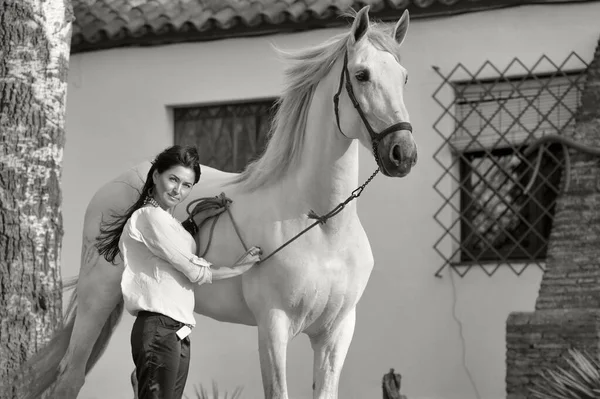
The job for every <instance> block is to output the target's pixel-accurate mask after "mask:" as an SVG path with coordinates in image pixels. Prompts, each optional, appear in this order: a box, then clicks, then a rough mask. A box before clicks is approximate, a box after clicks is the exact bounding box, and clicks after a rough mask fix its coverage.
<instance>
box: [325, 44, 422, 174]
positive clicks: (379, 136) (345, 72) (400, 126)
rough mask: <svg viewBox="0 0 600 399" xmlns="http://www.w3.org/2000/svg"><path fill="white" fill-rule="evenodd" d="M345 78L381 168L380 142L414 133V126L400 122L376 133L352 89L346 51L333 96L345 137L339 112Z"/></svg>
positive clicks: (336, 116) (350, 95) (353, 103)
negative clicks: (392, 135) (395, 134)
mask: <svg viewBox="0 0 600 399" xmlns="http://www.w3.org/2000/svg"><path fill="white" fill-rule="evenodd" d="M344 78H345V80H346V85H345V86H346V91H347V92H348V97H350V101H352V105H354V108H356V111H357V112H358V115H360V118H361V119H362V121H363V123H364V125H365V127H366V128H367V131H368V132H369V136H371V144H372V145H373V156H374V157H375V161H376V162H377V166H378V167H379V168H381V161H380V159H379V155H378V153H377V147H378V146H379V142H380V141H381V140H382V139H383V138H384V137H385V136H387V135H388V134H390V133H393V132H397V131H399V130H408V131H409V132H411V133H412V126H411V124H410V123H409V122H398V123H395V124H393V125H392V126H389V127H388V128H386V129H384V130H383V131H381V133H379V134H377V133H375V131H374V130H373V128H372V127H371V125H370V124H369V121H368V120H367V117H366V116H365V113H364V112H363V110H362V109H361V108H360V104H359V103H358V100H357V99H356V96H355V95H354V89H353V88H352V83H351V82H350V72H349V71H348V51H346V53H345V54H344V67H343V68H342V73H341V75H340V86H339V88H338V91H337V93H335V95H334V96H333V104H334V106H335V120H336V122H337V126H338V129H339V130H340V132H341V133H342V134H343V135H344V136H346V135H345V134H344V132H343V131H342V128H341V126H340V112H339V102H340V94H341V93H342V88H343V86H344ZM346 137H348V136H346Z"/></svg>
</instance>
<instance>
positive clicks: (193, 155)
mask: <svg viewBox="0 0 600 399" xmlns="http://www.w3.org/2000/svg"><path fill="white" fill-rule="evenodd" d="M175 166H183V167H186V168H190V169H192V170H193V171H194V174H195V178H194V184H196V183H198V180H200V174H201V170H200V162H199V156H198V151H197V150H196V148H195V147H188V146H180V145H174V146H172V147H169V148H167V149H166V150H164V151H163V152H161V153H160V154H158V155H157V156H156V158H155V159H154V161H152V167H151V168H150V170H149V171H148V175H147V176H146V182H145V183H144V187H143V188H142V191H141V192H140V196H139V197H138V199H137V201H135V203H134V204H133V205H131V207H129V209H127V210H126V211H125V213H123V214H122V215H111V216H112V220H111V221H110V222H104V221H103V222H102V223H101V225H100V235H99V236H98V237H97V238H96V248H97V249H98V252H99V253H100V255H102V256H104V259H106V260H107V261H108V262H110V263H113V264H114V263H115V258H116V257H117V255H119V253H120V252H121V251H120V249H119V240H120V239H121V234H122V233H123V229H124V228H125V224H126V223H127V221H128V220H129V218H130V217H131V215H132V214H133V212H135V211H137V210H138V209H140V208H141V207H142V206H144V202H145V201H146V198H148V197H149V196H150V192H151V190H152V188H153V187H154V181H153V180H152V174H153V173H154V171H157V172H158V173H163V172H164V171H166V170H169V169H171V168H172V167H175Z"/></svg>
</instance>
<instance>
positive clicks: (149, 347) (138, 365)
mask: <svg viewBox="0 0 600 399" xmlns="http://www.w3.org/2000/svg"><path fill="white" fill-rule="evenodd" d="M183 326H184V324H183V323H180V322H178V321H176V320H173V319H172V318H170V317H168V316H165V315H162V314H159V313H153V312H145V311H144V312H139V313H138V316H137V318H136V319H135V322H134V324H133V329H132V330H131V354H132V356H133V362H134V363H135V373H136V377H137V381H138V398H139V399H181V398H182V396H183V389H184V388H185V382H186V380H187V375H188V370H189V365H190V337H189V336H187V337H185V338H184V339H183V340H180V339H179V337H178V336H177V334H175V332H176V331H177V330H179V329H180V328H181V327H183Z"/></svg>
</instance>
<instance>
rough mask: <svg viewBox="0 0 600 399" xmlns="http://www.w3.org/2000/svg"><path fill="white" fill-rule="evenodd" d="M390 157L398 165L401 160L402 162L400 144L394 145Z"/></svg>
mask: <svg viewBox="0 0 600 399" xmlns="http://www.w3.org/2000/svg"><path fill="white" fill-rule="evenodd" d="M390 158H391V160H392V162H394V163H395V164H396V165H400V162H402V150H400V146H399V145H398V144H396V145H394V146H393V147H392V152H391V153H390Z"/></svg>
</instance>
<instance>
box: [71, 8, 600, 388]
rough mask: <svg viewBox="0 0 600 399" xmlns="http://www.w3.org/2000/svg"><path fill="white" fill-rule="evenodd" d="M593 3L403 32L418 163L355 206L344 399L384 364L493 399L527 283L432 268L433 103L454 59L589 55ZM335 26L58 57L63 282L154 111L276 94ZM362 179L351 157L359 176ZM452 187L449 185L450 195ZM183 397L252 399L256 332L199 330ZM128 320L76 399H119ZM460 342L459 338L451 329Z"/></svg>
mask: <svg viewBox="0 0 600 399" xmlns="http://www.w3.org/2000/svg"><path fill="white" fill-rule="evenodd" d="M599 16H600V2H595V3H586V4H580V5H570V6H559V5H555V6H548V5H546V6H527V7H518V8H511V9H505V10H499V11H492V12H483V13H473V14H467V15H462V16H456V17H450V18H445V19H433V20H427V21H422V20H420V21H414V22H412V23H411V25H410V30H409V34H408V38H407V40H406V42H405V47H404V58H403V64H404V66H405V67H407V68H408V70H409V72H410V83H409V85H408V87H407V93H406V97H405V98H406V102H407V106H408V109H409V111H410V113H411V121H412V124H413V126H414V129H415V132H414V134H415V137H416V140H417V142H418V144H419V151H420V153H419V163H418V165H417V167H416V168H415V169H414V170H413V172H412V173H411V174H410V175H409V176H408V177H407V178H405V179H402V180H392V179H388V178H385V177H381V176H380V177H377V178H376V179H375V180H374V182H373V183H372V184H371V185H370V186H369V187H368V189H367V190H366V191H365V192H364V193H363V195H362V196H361V198H360V202H359V204H360V205H359V210H360V214H361V217H362V221H363V224H364V226H365V228H366V230H367V233H368V234H369V237H370V239H371V244H372V247H373V251H374V254H375V259H376V266H375V269H374V271H373V274H372V277H371V280H370V283H369V286H368V287H367V290H366V292H365V294H364V297H363V299H362V301H361V303H360V304H359V308H358V312H359V313H358V321H357V328H356V333H355V336H354V341H353V345H352V347H351V348H350V352H349V354H348V357H347V361H346V365H345V368H344V371H343V375H342V379H341V387H340V397H341V398H344V399H367V398H369V399H370V398H373V399H375V398H380V397H381V388H380V386H381V377H382V375H383V373H385V372H387V371H388V370H389V369H390V368H391V367H393V368H395V369H396V370H397V371H398V372H400V373H401V374H402V376H403V388H402V392H403V393H404V394H406V395H408V397H409V398H410V399H425V398H431V399H433V398H440V399H442V398H443V399H471V398H473V399H479V398H482V399H500V398H504V397H505V383H504V378H505V321H506V318H507V316H508V314H509V312H511V311H515V310H533V306H534V302H535V298H536V296H537V290H538V287H539V283H540V279H541V272H540V270H538V269H537V268H529V269H528V270H527V271H526V272H525V273H523V275H521V276H520V277H517V276H515V275H514V273H513V272H511V271H509V270H507V269H506V268H503V269H501V270H500V271H498V272H497V273H496V274H495V275H494V276H493V277H491V278H490V277H487V276H486V275H485V274H484V273H483V272H481V271H480V270H478V269H475V270H472V271H471V272H469V273H468V274H467V276H466V277H465V278H462V279H461V278H460V277H458V276H456V275H454V276H452V275H451V274H449V273H448V272H447V270H446V272H445V273H444V276H443V278H436V277H434V273H435V271H436V270H437V269H438V268H439V267H440V265H441V259H440V257H439V256H438V255H437V254H436V253H435V251H434V250H433V248H432V247H433V244H434V242H435V241H436V240H437V239H438V238H439V237H440V235H441V234H442V230H441V228H440V227H439V226H438V225H437V224H436V223H435V221H434V220H433V214H434V212H436V211H437V210H438V209H439V207H440V206H441V198H440V197H439V196H438V194H437V193H435V192H434V190H433V188H432V187H433V185H434V182H435V180H436V179H437V178H438V177H439V176H440V175H441V173H442V170H441V169H440V167H439V166H438V165H437V164H436V163H435V162H434V161H433V158H432V156H433V152H434V151H436V150H437V149H438V147H439V146H440V144H441V142H440V139H439V136H438V135H437V134H436V133H435V132H434V131H433V129H432V125H433V123H434V121H435V120H436V118H437V117H438V116H439V115H440V113H441V109H440V108H439V106H438V105H436V103H435V102H434V101H433V99H432V94H433V92H434V90H435V89H437V87H438V86H439V84H440V78H439V77H438V75H437V74H436V73H435V72H434V71H433V69H432V65H437V66H439V67H440V68H441V70H442V71H444V72H445V73H447V72H449V71H450V69H451V68H453V67H454V66H455V65H456V64H457V63H458V62H462V63H463V64H464V65H465V66H466V67H467V68H469V69H471V70H473V69H476V68H478V67H479V66H480V65H481V64H482V63H483V62H485V61H486V60H490V61H492V62H493V63H494V64H495V65H496V66H499V67H504V66H506V64H507V63H508V62H509V61H510V60H511V59H512V58H513V57H519V58H520V59H521V60H522V61H523V62H524V63H525V64H526V65H531V64H532V63H533V62H535V61H537V60H538V59H539V57H540V56H541V55H542V54H546V55H548V56H549V57H550V58H551V59H553V60H558V61H562V60H563V59H565V57H566V56H567V55H568V54H569V53H570V52H571V51H575V52H577V53H578V54H579V55H580V56H582V57H583V58H584V59H585V60H586V61H587V62H589V61H590V60H591V58H592V55H593V51H594V49H595V46H596V43H597V41H598V35H599V34H600V29H599V27H598V17H599ZM338 32H340V30H320V31H313V32H307V33H298V34H293V35H275V36H270V37H262V38H250V39H230V40H223V41H216V42H209V43H197V44H183V45H171V46H164V47H157V48H136V49H116V50H110V51H102V52H98V53H86V54H80V55H74V56H72V57H71V66H70V76H69V92H68V108H67V111H68V112H67V143H66V147H65V156H64V175H63V184H62V187H63V194H64V208H63V214H64V227H65V236H64V242H63V257H62V258H63V265H64V266H63V275H64V276H65V277H68V276H72V275H75V274H76V273H77V272H78V268H79V258H80V245H81V238H80V232H81V228H82V223H83V216H84V212H85V208H86V205H87V202H88V201H89V199H90V198H91V196H92V195H93V193H94V191H95V190H96V189H97V188H98V187H99V186H100V185H101V184H102V183H103V182H105V181H106V180H108V179H110V178H112V177H113V176H115V175H116V174H118V173H120V172H122V171H123V170H124V169H126V168H127V167H129V166H131V165H133V164H136V163H138V162H139V161H141V160H144V159H146V158H148V157H150V156H152V155H154V154H155V153H157V152H158V151H160V150H162V149H163V148H165V147H166V146H168V145H171V144H172V140H173V139H172V137H173V130H172V129H173V128H172V121H171V120H170V115H169V112H168V106H171V105H179V104H196V103H214V102H222V101H233V100H249V99H258V98H264V97H272V96H277V95H278V94H279V92H280V89H281V87H282V79H283V73H282V72H283V65H282V64H281V63H280V62H279V61H278V60H277V58H276V56H275V53H274V52H273V51H272V48H271V47H270V46H271V43H274V44H276V45H277V46H279V47H282V48H297V47H304V46H307V45H311V44H316V43H319V42H321V41H323V40H324V39H326V38H329V37H330V36H331V35H333V34H334V33H338ZM374 168H375V164H374V161H373V160H372V158H371V156H370V154H369V153H368V151H366V150H364V151H363V152H362V154H361V170H360V173H361V179H362V178H366V177H367V176H368V175H369V174H370V173H371V172H372V170H373V169H374ZM449 185H450V182H448V188H449ZM198 322H199V323H198V328H196V330H195V331H194V333H193V359H192V367H191V373H190V377H189V380H188V392H189V393H191V392H192V388H193V385H194V384H195V383H197V382H201V383H203V384H206V385H209V384H210V381H211V380H212V379H214V380H215V381H217V382H218V384H219V385H220V387H221V388H228V389H233V388H234V387H235V386H237V385H242V386H244V393H245V395H244V397H245V398H259V397H262V396H261V395H262V388H261V382H260V372H259V362H258V354H257V345H256V331H255V329H253V328H250V327H241V326H236V325H231V324H220V323H217V322H214V321H212V320H209V319H205V318H200V317H199V318H198ZM131 323H132V318H131V317H130V316H129V315H125V317H124V321H123V322H122V323H121V325H120V326H119V328H118V330H117V332H116V334H115V335H114V337H113V340H112V342H111V345H110V347H109V348H108V350H107V352H106V354H105V355H104V357H103V358H102V359H101V361H100V362H99V364H98V365H97V367H96V369H95V370H94V371H93V372H92V373H91V375H90V376H89V377H88V379H87V382H86V385H85V387H84V389H83V391H82V394H81V395H80V398H82V399H92V398H108V397H110V398H115V399H120V398H131V397H132V393H131V389H130V387H129V373H130V371H131V370H132V368H133V363H132V362H131V358H130V352H129V331H130V328H131ZM461 331H462V333H461ZM288 359H289V363H288V375H289V387H290V390H291V396H292V397H293V398H295V399H300V398H311V397H312V396H311V395H312V394H311V388H310V387H311V382H312V381H311V375H312V351H311V350H310V346H309V344H308V340H307V339H306V338H305V337H304V336H301V337H299V338H298V339H296V340H295V341H294V342H293V344H292V345H291V347H290V352H289V357H288Z"/></svg>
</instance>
